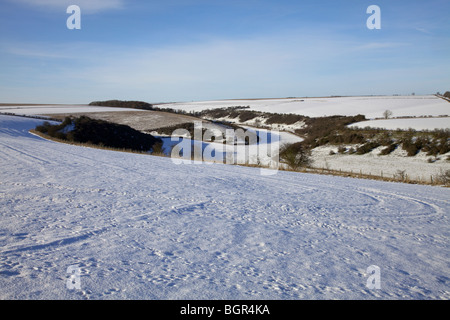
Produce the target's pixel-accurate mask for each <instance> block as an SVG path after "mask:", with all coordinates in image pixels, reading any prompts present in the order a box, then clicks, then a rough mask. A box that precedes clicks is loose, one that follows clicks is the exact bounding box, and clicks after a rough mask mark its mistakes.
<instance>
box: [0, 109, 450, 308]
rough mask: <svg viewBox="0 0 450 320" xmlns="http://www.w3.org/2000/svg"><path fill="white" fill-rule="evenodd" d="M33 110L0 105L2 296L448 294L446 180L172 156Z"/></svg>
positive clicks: (448, 206)
mask: <svg viewBox="0 0 450 320" xmlns="http://www.w3.org/2000/svg"><path fill="white" fill-rule="evenodd" d="M40 122H41V121H39V120H35V119H27V118H19V117H11V116H0V164H1V171H0V203H1V206H0V288H1V290H0V298H1V299H276V300H281V299H283V300H288V299H379V298H382V299H449V298H450V286H449V284H450V263H449V261H450V259H449V258H450V250H449V247H450V246H449V245H450V239H449V237H450V229H449V213H450V202H449V199H450V190H449V189H446V188H441V187H430V186H420V185H407V184H400V183H386V182H379V181H371V180H358V179H351V178H341V177H332V176H321V175H310V174H302V173H292V172H281V171H280V172H277V174H276V175H271V176H262V175H260V170H259V169H258V168H249V167H240V166H229V165H221V164H210V165H205V164H197V165H175V164H174V163H173V162H172V160H171V159H170V158H161V157H154V156H147V155H138V154H128V153H119V152H113V151H106V150H98V149H89V148H82V147H76V146H71V145H66V144H59V143H55V142H50V141H47V140H44V139H41V138H39V137H36V136H33V135H31V134H29V133H28V129H31V128H34V127H35V125H36V124H38V123H40ZM372 265H376V266H378V267H379V268H380V269H379V270H380V274H379V280H380V282H379V283H380V286H381V289H370V288H369V287H367V286H366V285H367V281H368V279H369V278H370V277H371V276H373V275H371V274H369V273H368V271H367V268H368V267H369V266H372ZM69 267H70V268H72V269H70V268H69ZM68 268H69V271H70V270H79V272H80V275H79V276H80V277H79V279H78V280H79V281H78V282H76V283H78V284H79V287H80V289H77V288H74V289H70V288H72V287H73V286H70V285H69V286H68V280H69V277H70V273H68Z"/></svg>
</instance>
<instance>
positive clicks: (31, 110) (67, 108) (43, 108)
mask: <svg viewBox="0 0 450 320" xmlns="http://www.w3.org/2000/svg"><path fill="white" fill-rule="evenodd" d="M130 110H132V111H140V110H138V109H128V108H111V107H97V106H89V105H67V104H63V105H35V106H27V105H24V106H0V112H3V113H14V114H17V115H44V114H58V113H77V112H78V113H85V112H118V111H130Z"/></svg>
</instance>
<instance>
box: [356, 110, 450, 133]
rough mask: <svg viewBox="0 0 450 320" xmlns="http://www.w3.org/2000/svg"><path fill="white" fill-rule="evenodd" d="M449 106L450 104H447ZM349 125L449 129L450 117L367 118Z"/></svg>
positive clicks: (359, 126) (384, 127) (357, 126)
mask: <svg viewBox="0 0 450 320" xmlns="http://www.w3.org/2000/svg"><path fill="white" fill-rule="evenodd" d="M449 108H450V104H449ZM349 127H356V128H365V127H371V128H382V129H388V130H396V129H401V130H408V129H410V128H412V129H415V130H419V131H421V130H434V129H450V117H445V118H411V119H385V120H369V121H362V122H357V123H354V124H351V125H350V126H349Z"/></svg>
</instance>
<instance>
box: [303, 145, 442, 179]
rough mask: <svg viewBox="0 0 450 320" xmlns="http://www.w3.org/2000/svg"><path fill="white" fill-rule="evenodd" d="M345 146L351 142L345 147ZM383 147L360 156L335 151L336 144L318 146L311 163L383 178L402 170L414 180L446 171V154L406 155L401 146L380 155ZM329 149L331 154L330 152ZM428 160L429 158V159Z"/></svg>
mask: <svg viewBox="0 0 450 320" xmlns="http://www.w3.org/2000/svg"><path fill="white" fill-rule="evenodd" d="M345 147H346V148H347V149H350V148H352V147H353V148H354V147H355V146H354V145H349V146H345ZM384 148H385V147H383V146H381V147H378V148H375V149H374V150H372V151H371V152H369V153H367V154H363V155H356V154H339V153H338V147H337V146H321V147H317V148H315V149H313V151H312V154H311V156H312V159H313V166H314V167H315V168H318V169H322V168H324V169H330V170H336V171H339V170H342V171H344V172H348V173H355V174H360V173H361V174H366V175H373V176H379V177H384V178H390V179H392V178H394V179H397V178H399V177H398V171H403V173H404V174H405V178H406V177H407V178H408V179H410V180H414V181H418V182H427V183H428V182H433V181H438V180H439V177H440V176H441V175H442V174H443V173H444V172H445V171H447V170H450V162H449V161H448V160H447V158H448V157H450V153H447V154H444V155H439V156H438V157H437V159H436V158H435V157H433V156H427V155H426V152H423V151H420V152H419V153H418V154H417V155H416V156H414V157H408V156H407V152H406V151H405V150H403V149H402V148H401V147H399V148H397V149H396V150H394V151H393V152H392V153H391V154H389V155H383V156H381V155H380V152H381V150H382V149H384ZM330 151H333V152H334V153H335V154H333V155H330ZM429 159H433V161H432V162H429Z"/></svg>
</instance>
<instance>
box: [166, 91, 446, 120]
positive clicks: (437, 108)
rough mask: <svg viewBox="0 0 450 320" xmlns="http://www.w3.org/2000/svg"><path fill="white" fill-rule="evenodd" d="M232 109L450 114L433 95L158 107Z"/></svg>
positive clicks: (378, 114) (329, 113)
mask: <svg viewBox="0 0 450 320" xmlns="http://www.w3.org/2000/svg"><path fill="white" fill-rule="evenodd" d="M232 106H249V107H250V109H252V110H258V111H264V112H275V113H294V114H300V115H304V116H308V117H322V116H333V115H343V116H354V115H357V114H363V115H365V116H366V118H379V117H382V116H383V112H384V111H385V110H390V111H392V112H393V116H394V117H401V116H418V117H419V116H428V115H431V116H435V117H436V116H440V115H450V112H449V110H450V104H449V103H448V102H447V101H445V100H443V99H441V98H438V97H436V96H433V95H426V96H366V97H365V96H361V97H322V98H321V97H319V98H286V99H253V100H252V99H249V100H217V101H198V102H186V103H182V102H180V103H173V104H162V105H159V107H161V108H173V109H181V110H186V111H201V110H205V109H213V108H223V107H232Z"/></svg>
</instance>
